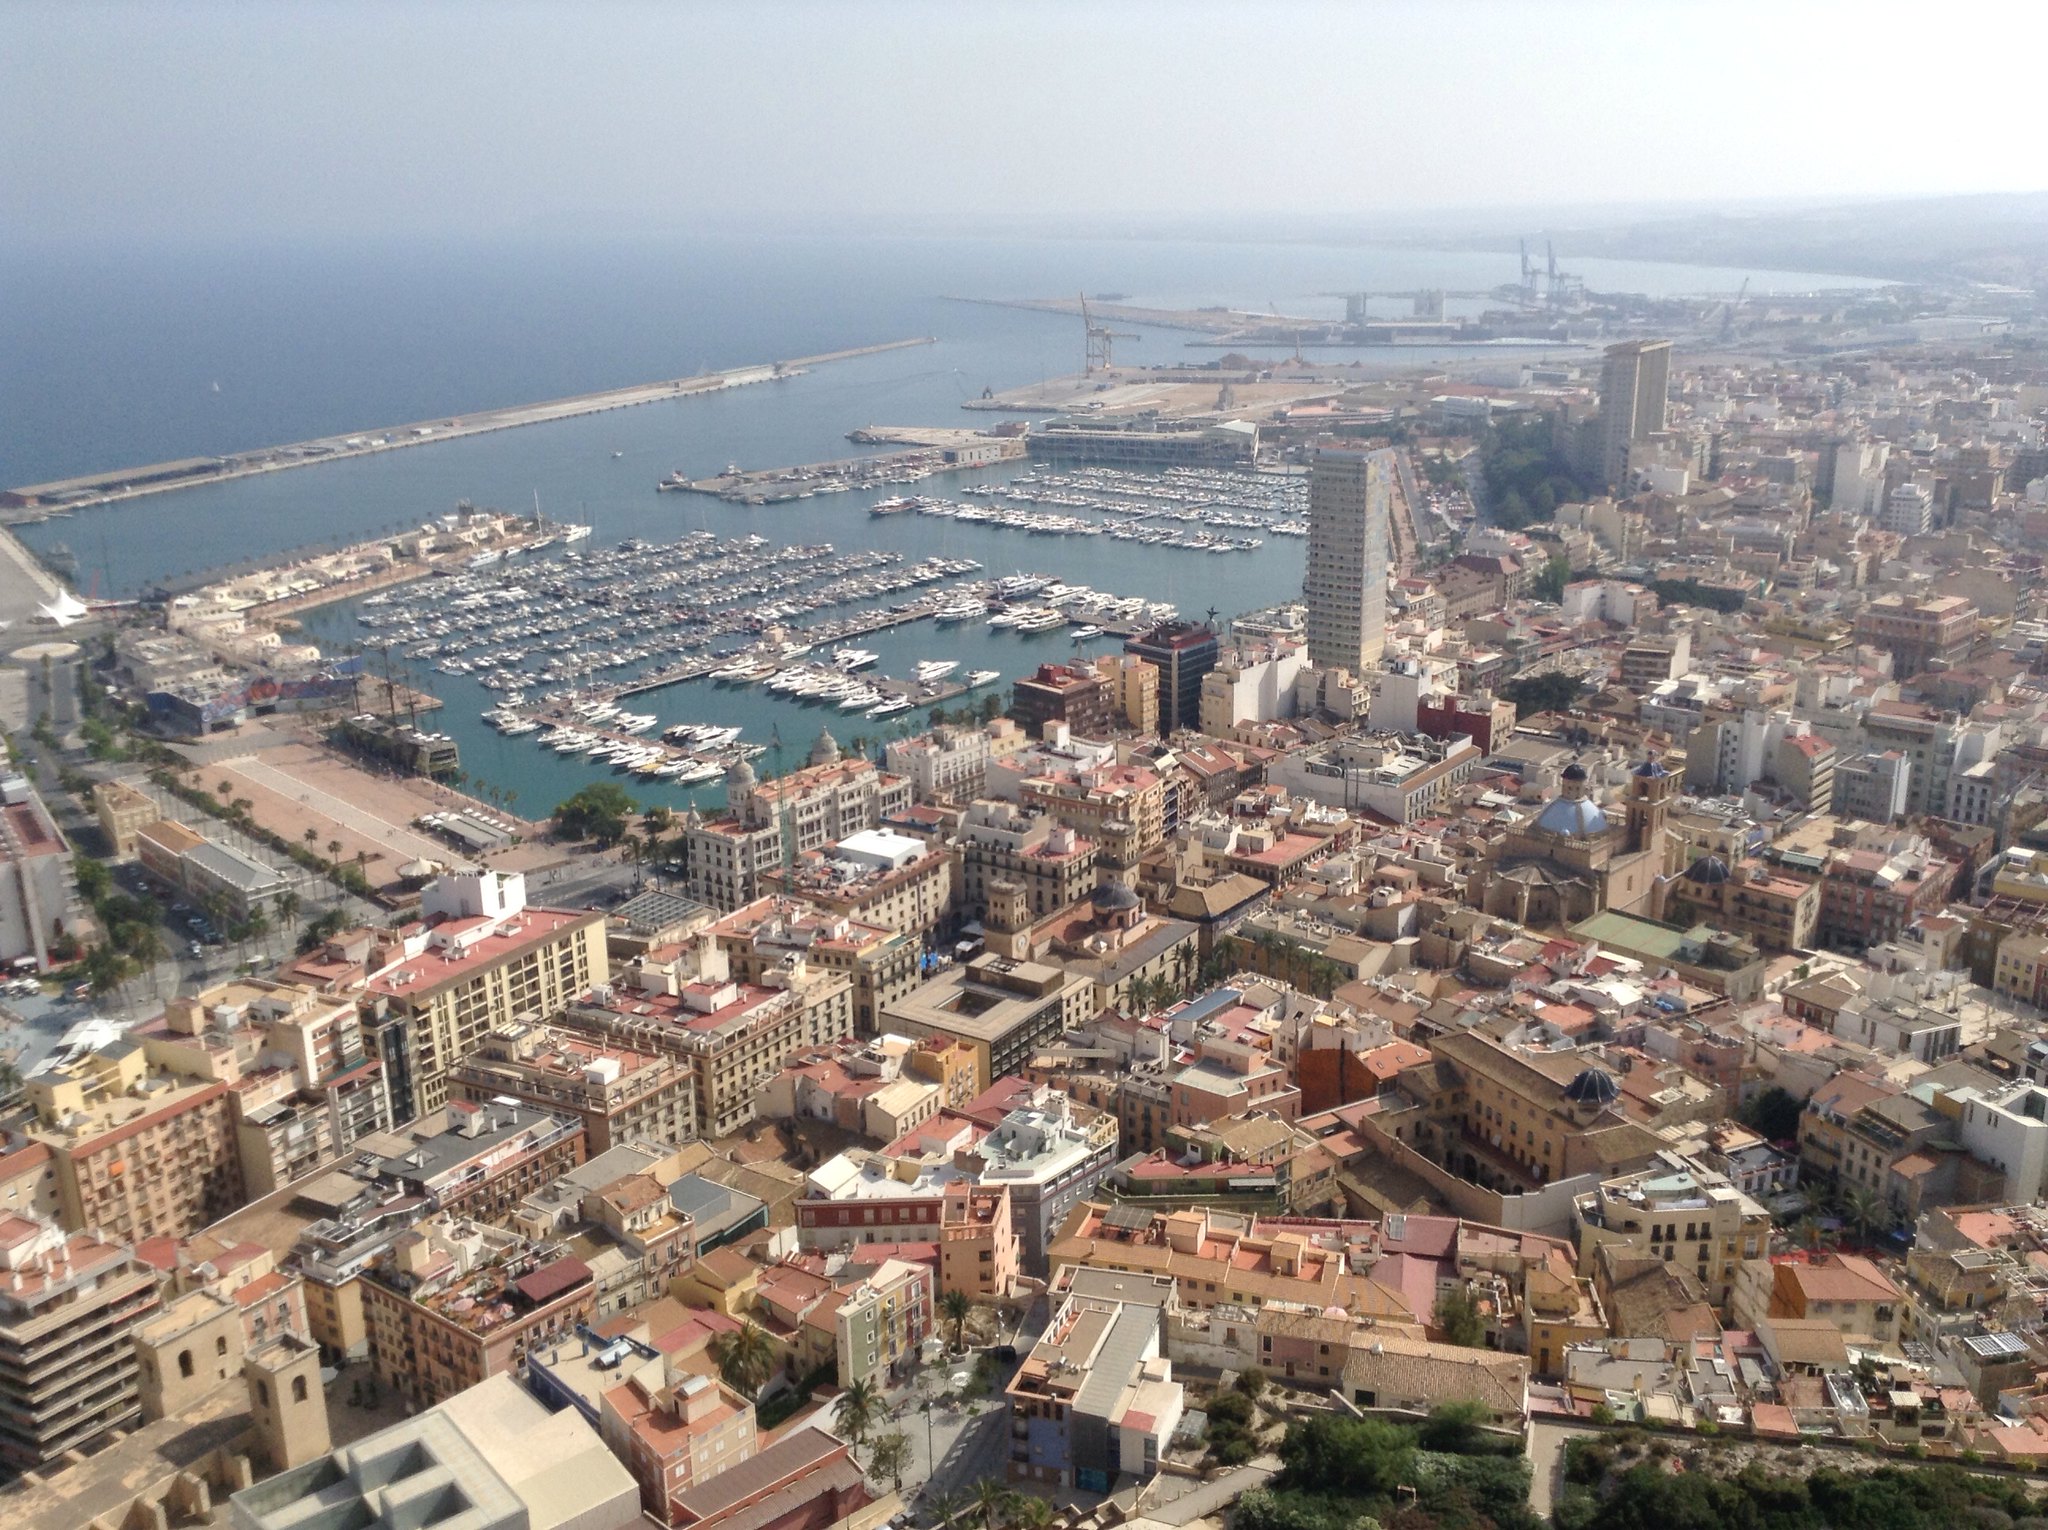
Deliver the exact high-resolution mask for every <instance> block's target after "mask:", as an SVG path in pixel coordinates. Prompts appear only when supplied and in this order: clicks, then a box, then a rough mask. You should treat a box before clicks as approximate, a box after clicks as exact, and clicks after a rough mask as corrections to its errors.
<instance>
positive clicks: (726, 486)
mask: <svg viewBox="0 0 2048 1530" xmlns="http://www.w3.org/2000/svg"><path fill="white" fill-rule="evenodd" d="M910 434H911V432H908V431H898V432H895V433H894V438H895V439H901V438H903V437H905V436H908V435H910ZM919 434H928V435H929V436H930V437H932V438H933V439H931V440H930V441H928V442H926V443H924V444H918V445H915V446H913V447H912V448H911V449H910V450H907V451H896V452H883V453H880V454H878V455H876V456H872V457H847V458H844V459H842V460H840V461H837V462H811V463H805V464H803V465H801V466H797V467H776V468H757V469H753V470H751V471H741V470H739V469H736V468H735V469H730V470H728V471H726V472H723V473H716V474H713V475H712V476H711V477H709V478H684V477H682V476H681V475H679V474H673V473H672V474H670V475H669V476H668V477H667V478H664V479H663V480H662V481H661V482H660V483H658V484H656V485H655V487H656V488H658V489H661V490H663V491H667V490H671V489H680V490H686V491H688V492H689V493H692V494H710V495H713V496H715V497H717V498H719V499H722V500H724V501H725V502H726V503H728V504H734V505H779V504H786V503H788V502H789V501H790V500H793V499H811V498H813V497H815V496H816V495H819V494H841V493H845V492H846V491H847V490H850V489H872V488H880V487H883V486H885V485H888V484H911V483H919V482H922V481H923V480H924V479H927V478H930V477H932V476H933V475H934V474H937V473H956V472H960V471H962V470H964V469H967V468H978V467H988V466H989V465H991V464H992V463H997V462H1011V461H1015V460H1017V459H1019V458H1021V457H1023V455H1024V438H1023V437H1022V436H1014V435H1012V436H994V435H987V434H984V433H982V432H980V431H971V430H943V429H940V430H934V431H932V432H928V433H919ZM851 439H853V440H855V441H861V440H868V441H873V440H878V439H884V438H883V437H882V436H880V435H879V433H878V432H877V430H876V428H875V427H868V429H867V430H865V431H855V432H853V434H852V437H851Z"/></svg>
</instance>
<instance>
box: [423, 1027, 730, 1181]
mask: <svg viewBox="0 0 2048 1530" xmlns="http://www.w3.org/2000/svg"><path fill="white" fill-rule="evenodd" d="M450 1084H451V1089H452V1092H453V1094H454V1096H455V1098H456V1100H458V1101H461V1102H467V1103H470V1104H475V1105H488V1104H489V1103H491V1102H492V1101H496V1100H516V1101H518V1102H520V1103H521V1104H524V1105H527V1106H531V1107H532V1108H533V1109H535V1110H539V1111H548V1112H552V1113H554V1114H557V1115H567V1116H574V1117H575V1118H576V1119H577V1120H579V1121H581V1122H582V1123H583V1134H584V1141H585V1143H586V1148H587V1151H588V1152H589V1154H590V1156H591V1157H593V1158H594V1157H596V1156H597V1155H598V1154H600V1153H603V1152H605V1151H606V1150H607V1149H609V1148H611V1147H613V1146H615V1145H617V1144H619V1143H623V1142H628V1141H631V1140H633V1139H635V1138H643V1139H645V1140H647V1141H649V1142H665V1143H679V1142H688V1141H690V1140H691V1139H692V1138H694V1137H695V1136H696V1135H697V1088H696V1085H697V1076H696V1074H695V1072H694V1071H693V1070H691V1069H689V1068H687V1067H685V1066H683V1064H682V1063H681V1062H679V1061H678V1060H677V1059H675V1058H674V1057H671V1056H668V1055H666V1054H663V1053H660V1052H639V1051H635V1050H634V1049H632V1048H631V1047H627V1046H622V1045H618V1044H614V1043H611V1042H607V1041H603V1040H599V1039H596V1038H593V1037H590V1036H586V1035H583V1034H582V1033H581V1032H578V1031H573V1030H570V1029H567V1028H566V1027H563V1026H555V1025H543V1024H539V1023H537V1022H524V1021H522V1022H515V1023H514V1024H511V1025H507V1026H503V1027H500V1028H499V1029H498V1030H496V1031H493V1032H492V1033H491V1034H490V1035H489V1036H487V1037H486V1038H485V1039H484V1041H483V1044H482V1045H481V1046H479V1047H478V1048H477V1050H476V1051H474V1052H472V1053H471V1054H470V1055H469V1056H468V1057H466V1058H464V1059H463V1060H462V1061H461V1062H459V1063H457V1064H456V1065H455V1069H454V1071H453V1073H452V1074H451V1075H450Z"/></svg>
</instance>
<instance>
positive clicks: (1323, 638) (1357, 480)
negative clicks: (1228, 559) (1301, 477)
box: [1301, 447, 1394, 675]
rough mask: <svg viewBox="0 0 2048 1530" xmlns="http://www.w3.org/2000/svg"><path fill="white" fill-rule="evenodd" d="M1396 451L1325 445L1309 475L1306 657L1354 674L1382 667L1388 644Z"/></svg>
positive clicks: (1304, 584) (1304, 588)
mask: <svg viewBox="0 0 2048 1530" xmlns="http://www.w3.org/2000/svg"><path fill="white" fill-rule="evenodd" d="M1393 457H1394V454H1393V452H1392V451H1391V450H1389V449H1387V448H1384V447H1382V448H1380V449H1379V450H1376V451H1363V450H1359V449H1356V448H1350V447H1319V448H1318V449H1317V451H1316V454H1315V459H1314V461H1313V463H1312V464H1311V465H1310V468H1309V478H1308V567H1307V570H1306V572H1305V573H1304V574H1303V575H1302V581H1301V592H1302V596H1303V598H1304V599H1305V600H1306V602H1307V604H1308V660H1309V663H1311V664H1313V665H1315V666H1316V667H1317V668H1318V669H1343V670H1348V671H1350V672H1351V673H1352V674H1354V675H1366V674H1370V673H1371V672H1372V671H1373V670H1375V669H1376V668H1378V667H1379V660H1380V654H1381V653H1382V651H1384V649H1385V648H1386V643H1387V559H1388V536H1389V529H1388V525H1387V518H1388V515H1389V513H1390V509H1391V503H1392V497H1393V477H1394V461H1393Z"/></svg>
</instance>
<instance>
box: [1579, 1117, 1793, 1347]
mask: <svg viewBox="0 0 2048 1530" xmlns="http://www.w3.org/2000/svg"><path fill="white" fill-rule="evenodd" d="M1664 1157H1665V1158H1666V1160H1667V1161H1666V1162H1663V1163H1660V1164H1658V1165H1657V1166H1656V1167H1654V1168H1650V1169H1646V1170H1643V1171H1641V1172H1638V1173H1635V1174H1628V1175H1624V1176H1622V1177H1621V1178H1619V1179H1610V1180H1606V1181H1604V1182H1603V1183H1602V1184H1601V1186H1600V1188H1599V1189H1598V1190H1594V1191H1591V1192H1588V1193H1587V1194H1585V1195H1582V1196H1580V1197H1579V1198H1578V1199H1577V1201H1575V1202H1574V1203H1573V1207H1572V1212H1573V1220H1574V1222H1575V1223H1576V1225H1577V1230H1578V1238H1579V1262H1580V1267H1581V1268H1584V1269H1590V1268H1592V1266H1593V1263H1594V1250H1595V1249H1596V1248H1599V1247H1601V1246H1602V1245H1613V1246H1615V1247H1616V1248H1617V1249H1618V1250H1620V1251H1622V1252H1625V1253H1627V1254H1629V1255H1631V1256H1634V1257H1639V1258H1640V1257H1649V1258H1652V1259H1662V1260H1663V1261H1664V1262H1665V1263H1667V1264H1673V1265H1682V1266H1683V1267H1684V1268H1685V1269H1687V1270H1689V1271H1690V1272H1691V1273H1692V1274H1693V1275H1694V1276H1696V1277H1697V1278H1698V1280H1699V1283H1700V1285H1701V1286H1702V1287H1704V1288H1705V1290H1706V1291H1707V1294H1708V1298H1709V1300H1711V1301H1713V1302H1714V1303H1715V1304H1716V1305H1717V1306H1718V1307H1719V1308H1720V1309H1721V1312H1722V1314H1723V1316H1726V1315H1728V1312H1729V1307H1730V1303H1731V1302H1732V1300H1733V1298H1734V1294H1735V1286H1736V1282H1737V1280H1738V1279H1739V1278H1740V1275H1741V1271H1742V1267H1743V1265H1744V1264H1745V1263H1746V1262H1748V1261H1751V1260H1755V1259H1761V1258H1763V1257H1765V1256H1766V1255H1767V1254H1768V1253H1769V1252H1770V1234H1771V1217H1770V1213H1769V1212H1768V1211H1766V1210H1765V1209H1764V1208H1763V1207H1762V1206H1760V1205H1758V1204H1757V1203H1756V1202H1755V1201H1754V1200H1752V1199H1750V1197H1749V1196H1747V1195H1745V1194H1744V1193H1743V1192H1742V1191H1740V1190H1738V1189H1736V1188H1735V1186H1733V1185H1731V1184H1730V1183H1728V1181H1727V1179H1726V1177H1725V1176H1723V1175H1721V1174H1718V1173H1716V1172H1714V1171H1712V1170H1709V1169H1706V1168H1705V1167H1704V1166H1702V1165H1695V1164H1691V1163H1687V1162H1685V1161H1684V1160H1682V1159H1680V1158H1678V1157H1677V1155H1675V1154H1665V1155H1664Z"/></svg>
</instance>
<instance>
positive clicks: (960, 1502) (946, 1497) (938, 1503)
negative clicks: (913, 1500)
mask: <svg viewBox="0 0 2048 1530" xmlns="http://www.w3.org/2000/svg"><path fill="white" fill-rule="evenodd" d="M967 1503H968V1499H967V1495H966V1494H965V1493H947V1492H938V1493H932V1494H928V1495H927V1496H926V1498H925V1501H924V1509H925V1513H927V1514H929V1515H930V1516H931V1520H932V1523H933V1524H934V1525H937V1526H943V1525H944V1524H945V1523H946V1521H947V1520H949V1519H951V1518H952V1517H953V1516H954V1515H956V1514H958V1513H959V1512H960V1511H961V1510H962V1509H964V1508H966V1507H967Z"/></svg>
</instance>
